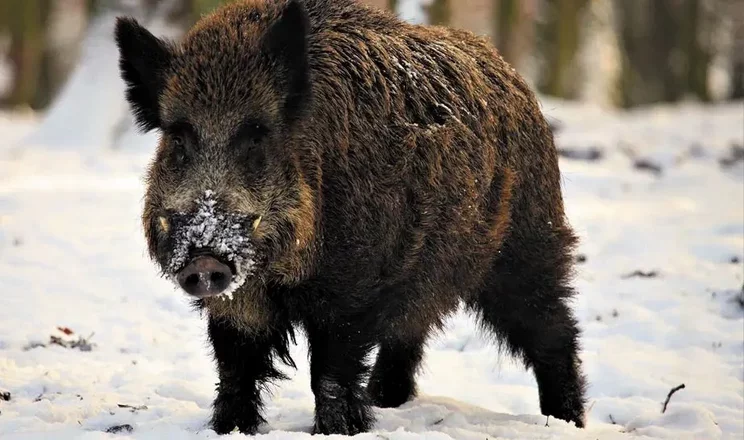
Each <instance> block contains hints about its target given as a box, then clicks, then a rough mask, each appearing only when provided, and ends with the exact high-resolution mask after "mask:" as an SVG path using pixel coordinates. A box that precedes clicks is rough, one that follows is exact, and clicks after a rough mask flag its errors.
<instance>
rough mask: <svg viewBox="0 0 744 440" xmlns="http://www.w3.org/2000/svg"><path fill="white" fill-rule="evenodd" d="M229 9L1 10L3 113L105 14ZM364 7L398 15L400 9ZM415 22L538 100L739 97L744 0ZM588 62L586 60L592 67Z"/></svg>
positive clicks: (475, 14) (540, 4) (35, 6)
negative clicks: (455, 39) (7, 82)
mask: <svg viewBox="0 0 744 440" xmlns="http://www.w3.org/2000/svg"><path fill="white" fill-rule="evenodd" d="M226 1H230V0H0V63H5V65H9V66H10V70H11V71H12V78H13V80H12V84H11V87H10V89H9V90H7V91H6V92H5V94H4V95H0V105H2V106H5V107H19V106H21V107H23V106H27V107H31V108H33V109H44V108H46V107H47V106H48V105H49V103H50V102H51V101H52V100H53V99H54V98H55V96H56V94H57V92H58V91H59V89H60V87H61V86H62V85H63V84H64V82H65V81H66V79H67V78H68V77H69V75H70V72H71V71H72V69H73V67H74V65H75V61H76V60H77V59H78V55H79V52H80V46H81V45H82V41H83V37H84V36H85V30H86V26H88V25H90V24H91V23H92V22H94V21H95V18H96V17H98V16H101V15H102V14H105V13H110V12H112V11H115V12H120V13H132V14H133V15H136V16H138V17H143V18H145V21H147V19H146V18H147V17H151V16H153V14H155V15H157V14H158V12H157V11H163V10H167V11H169V12H168V14H169V16H168V20H169V21H170V22H172V23H178V26H182V27H183V29H185V27H187V26H188V25H189V24H191V23H193V22H194V21H195V20H197V19H198V18H199V17H200V16H201V15H203V14H206V13H208V12H209V11H211V10H212V9H214V8H215V7H216V6H218V5H219V4H221V3H224V2H226ZM362 1H366V2H368V3H369V4H370V5H372V6H374V7H379V8H387V9H388V10H393V11H396V10H398V8H400V7H401V6H402V5H403V3H402V2H404V1H407V0H362ZM597 2H599V3H597ZM600 3H601V4H602V5H608V7H607V8H605V9H607V10H609V9H612V14H611V15H612V18H610V19H607V20H604V21H601V22H599V21H597V20H596V17H594V16H593V15H592V13H591V10H592V9H593V8H594V6H597V5H599V4H600ZM610 5H611V8H610ZM423 13H424V17H423V20H424V21H425V22H428V23H431V24H438V25H447V26H454V27H460V28H467V29H470V30H473V31H474V32H476V33H480V34H484V35H486V36H488V37H489V38H491V40H492V41H493V42H494V44H495V45H496V47H497V48H498V49H499V51H500V52H501V54H502V55H503V56H504V58H505V59H506V60H507V61H509V62H510V63H511V64H512V65H513V66H514V67H515V68H516V69H517V70H520V71H521V72H523V74H524V75H525V77H526V78H527V80H528V81H529V82H531V83H532V84H533V85H534V86H535V87H536V88H537V89H538V90H539V91H540V92H541V93H543V94H546V95H552V96H557V97H562V98H568V99H573V98H587V97H589V98H592V97H593V96H594V97H595V98H596V93H604V94H605V95H606V96H609V97H611V98H610V99H598V101H602V102H605V101H610V102H613V103H616V104H620V105H622V106H624V107H633V106H639V105H646V104H652V103H656V102H674V101H679V100H682V99H686V98H689V97H693V98H696V99H699V100H701V101H704V102H705V101H710V100H714V99H720V98H721V97H722V96H721V95H725V96H724V97H725V98H729V99H731V98H744V0H427V1H423ZM597 26H599V27H600V28H601V29H606V30H608V31H609V32H611V35H612V40H613V43H612V52H613V54H614V53H619V57H618V56H614V55H613V56H614V57H615V59H618V58H619V61H618V62H617V63H616V64H617V67H612V68H611V69H613V72H617V74H614V73H613V75H611V77H612V78H610V76H607V78H609V80H608V81H604V82H603V84H604V83H609V82H612V84H611V85H608V86H604V85H602V86H601V87H604V88H606V89H607V90H603V91H599V92H597V87H591V88H586V85H587V77H588V76H589V75H592V74H594V75H596V73H597V72H596V71H597V69H596V67H597V65H596V64H595V65H592V64H591V62H589V63H587V56H586V48H587V47H590V48H591V49H589V50H600V51H601V50H606V48H602V47H601V46H599V47H598V46H597V45H589V46H587V41H589V39H591V38H593V36H592V35H593V34H592V32H589V31H588V30H589V29H593V30H596V28H597ZM592 41H593V40H592ZM603 44H604V43H603ZM3 48H4V49H3ZM3 50H4V52H5V53H3V52H2V51H3ZM594 55H595V54H593V53H591V52H590V53H589V60H590V61H591V60H592V57H593V56H594ZM605 55H607V54H606V53H597V54H596V57H594V58H595V59H596V60H603V59H605V58H603V57H605ZM721 60H723V61H721ZM714 61H716V69H718V72H720V71H721V65H723V66H724V68H723V70H725V75H726V77H727V81H728V82H729V83H730V85H729V90H727V91H725V93H723V94H722V93H721V92H720V91H718V92H716V93H712V91H711V83H712V81H711V78H712V75H711V72H712V68H713V63H714ZM604 70H606V69H604ZM720 76H721V75H720V74H718V75H717V76H716V77H715V78H719V77H720ZM615 78H617V81H615ZM713 82H715V81H713ZM587 91H590V92H587ZM592 94H595V95H592Z"/></svg>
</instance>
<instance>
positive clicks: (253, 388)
mask: <svg viewBox="0 0 744 440" xmlns="http://www.w3.org/2000/svg"><path fill="white" fill-rule="evenodd" d="M208 332H209V339H210V340H211V342H212V346H213V349H214V356H215V360H216V361H217V371H218V375H219V381H220V382H219V385H218V387H217V398H216V399H215V401H214V405H213V415H212V422H211V423H212V429H214V430H215V432H217V433H218V434H225V433H229V432H231V431H232V430H233V429H235V427H237V428H238V429H239V430H240V432H242V433H244V434H254V433H255V432H256V429H257V428H258V426H259V425H260V424H261V423H263V422H264V421H265V420H264V418H263V417H262V415H261V410H262V409H263V403H262V401H261V390H262V389H263V387H264V385H265V384H266V382H267V381H271V380H276V379H283V378H284V375H283V374H282V373H281V372H279V371H278V370H277V369H276V368H275V367H274V360H273V355H274V354H277V353H278V354H279V355H280V356H281V357H283V358H284V357H285V356H286V358H287V359H289V354H288V351H287V350H288V348H287V346H288V344H287V333H286V332H280V331H276V330H265V331H261V332H258V331H247V330H242V329H239V328H237V327H235V326H234V325H233V324H232V323H231V322H230V321H227V320H221V319H214V318H211V317H210V318H209V325H208ZM289 363H291V359H289Z"/></svg>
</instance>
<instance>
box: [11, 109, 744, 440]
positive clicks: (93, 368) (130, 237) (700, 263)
mask: <svg viewBox="0 0 744 440" xmlns="http://www.w3.org/2000/svg"><path fill="white" fill-rule="evenodd" d="M544 111H545V112H546V113H547V114H548V115H549V116H550V119H551V120H553V121H557V122H558V123H559V129H558V132H557V133H558V135H557V136H558V141H559V145H560V147H561V148H564V149H567V150H568V151H566V154H567V155H578V156H581V157H585V158H586V157H589V158H590V157H591V156H592V155H594V156H595V157H597V156H600V157H599V158H598V159H597V160H594V161H591V160H583V159H569V158H564V159H562V160H561V167H562V171H563V175H564V180H565V196H566V203H567V209H568V213H569V216H570V219H571V221H572V223H573V224H574V226H575V227H576V229H577V231H578V232H579V234H580V235H581V237H582V245H581V248H580V252H581V253H582V254H583V255H584V256H585V261H584V262H583V263H581V264H580V265H579V266H578V269H579V271H578V276H577V280H576V284H577V286H578V288H579V290H580V292H581V294H580V296H579V298H578V299H577V301H576V303H575V308H576V312H577V314H578V316H579V317H580V320H581V327H582V329H583V330H584V338H583V349H584V351H583V353H582V357H583V359H584V361H585V368H586V372H587V374H588V378H589V382H590V388H589V405H590V406H589V414H588V427H587V429H586V430H577V429H575V428H574V427H573V426H572V425H569V424H566V423H563V422H562V421H559V420H555V419H552V418H551V419H550V420H549V423H548V426H545V425H546V423H545V422H546V418H545V417H543V416H541V415H540V411H539V405H538V394H537V388H536V384H535V381H534V379H533V377H532V375H531V372H529V371H525V370H524V369H523V368H522V367H521V366H520V365H518V364H516V363H515V362H513V361H512V360H511V359H509V358H500V357H499V356H498V355H497V353H496V350H495V348H494V347H493V346H492V345H491V344H490V343H488V342H487V341H486V340H485V338H482V337H481V336H480V335H479V334H478V332H477V331H476V328H475V325H474V324H473V322H472V321H471V320H470V319H469V318H468V317H467V316H465V315H457V316H454V317H453V318H452V319H451V320H450V321H449V326H448V329H447V331H446V332H444V333H443V334H441V335H438V336H437V337H436V338H435V339H433V340H432V341H431V343H430V347H429V350H428V352H427V357H426V364H425V370H424V372H423V374H422V375H421V377H420V388H421V391H422V393H421V396H420V397H419V398H418V399H416V400H415V401H413V402H410V403H408V404H406V405H404V406H403V407H401V408H398V409H386V410H378V411H377V414H378V417H379V421H378V423H377V425H376V426H375V430H374V432H372V433H368V434H362V435H360V436H359V438H361V439H391V440H409V439H411V440H413V439H424V438H426V439H449V438H454V439H478V440H482V439H486V438H488V439H495V438H499V439H511V438H525V439H598V438H599V439H603V440H605V439H630V438H668V439H687V438H689V439H693V438H694V439H719V438H732V439H733V438H742V433H744V421H743V418H744V364H743V362H744V308H743V307H744V306H743V305H742V302H744V297H742V283H743V279H742V278H743V276H744V265H743V263H742V262H741V261H742V259H743V258H744V161H738V162H735V163H733V164H732V165H730V166H728V167H727V166H725V165H722V164H721V159H722V158H724V159H725V158H726V157H728V156H729V155H730V149H731V148H732V146H733V145H738V146H739V148H741V147H742V145H744V103H742V102H738V103H735V104H730V105H725V106H716V107H701V106H698V105H693V104H687V105H682V106H677V107H659V108H654V109H650V110H641V111H636V112H632V113H610V112H607V111H603V110H600V109H597V108H591V107H587V106H583V105H578V104H571V103H565V102H560V101H552V100H550V101H548V100H545V101H544ZM74 117H75V118H86V117H87V116H86V115H84V114H77V115H74ZM35 124H36V122H35V121H34V120H33V119H28V118H25V117H20V116H10V115H7V114H4V115H2V114H0V286H2V290H1V291H0V391H7V392H9V393H10V396H9V397H10V398H9V400H8V401H4V400H3V399H2V397H0V438H3V439H41V438H54V439H72V438H75V439H77V438H81V439H98V438H114V437H116V438H127V436H128V438H133V439H160V438H168V439H199V438H213V437H215V436H216V435H215V434H214V432H212V431H210V430H209V429H208V428H207V427H206V426H205V424H206V422H207V419H208V417H209V412H210V409H209V408H210V403H211V400H212V397H213V392H214V384H215V382H216V374H215V370H214V366H213V364H212V361H211V358H210V357H209V349H208V346H207V343H206V336H205V322H204V321H203V320H202V319H201V318H200V317H199V316H198V315H197V314H195V313H193V312H192V311H191V310H190V309H189V307H188V305H187V302H186V300H185V298H184V296H183V295H182V294H180V293H178V292H176V291H175V290H174V288H173V287H172V285H171V284H170V283H169V282H168V281H166V280H163V279H160V278H158V277H157V274H156V270H155V268H154V266H153V265H152V264H151V263H150V262H149V261H148V259H147V258H146V254H145V245H144V240H143V235H142V231H141V228H140V223H139V215H140V208H141V198H142V194H143V186H142V170H143V166H144V165H145V164H146V162H147V161H148V159H149V153H148V152H147V150H148V147H149V145H144V146H143V145H139V146H137V147H136V148H127V146H126V145H125V146H121V145H120V147H119V148H118V149H115V150H112V149H105V148H100V149H98V150H96V149H91V148H89V145H86V146H85V148H81V149H80V150H76V149H74V148H69V146H68V148H50V147H49V146H45V147H35V146H33V145H24V146H23V147H22V148H15V146H16V145H18V141H20V140H21V139H22V138H23V137H24V136H25V135H26V134H28V133H32V132H33V128H34V126H35ZM36 138H37V139H40V138H44V139H54V137H53V136H52V137H51V138H50V137H49V136H48V135H47V134H45V135H44V136H40V137H36ZM27 139H28V138H27ZM144 139H146V141H147V142H152V137H148V138H144ZM139 142H144V141H141V140H140V141H139ZM62 143H64V142H62ZM52 147H53V146H52ZM593 149H596V150H593ZM724 162H726V161H725V160H724ZM634 164H638V167H636V166H635V165H634ZM655 167H658V168H659V169H660V171H654V169H655ZM635 271H641V272H642V274H641V275H643V274H645V275H651V276H646V277H644V276H630V277H629V276H628V275H630V274H633V273H634V272H635ZM654 271H656V276H653V272H654ZM649 272H650V274H649ZM636 275H639V274H636ZM58 327H62V328H69V329H70V330H71V331H73V332H74V333H73V334H71V335H65V334H64V333H63V332H62V331H61V330H59V329H58ZM91 335H92V336H91ZM51 336H54V337H61V338H62V339H61V342H60V343H58V344H50V337H51ZM79 337H82V338H85V339H87V340H88V341H89V342H90V343H91V344H94V345H92V346H86V345H85V344H83V346H79V347H77V348H70V347H69V344H68V343H67V342H66V341H76V340H77V339H78V338H79ZM57 341H60V340H57ZM39 344H44V345H43V346H36V347H35V348H31V347H33V346H34V345H39ZM60 344H63V345H68V346H67V347H65V346H63V345H60ZM294 358H295V360H296V361H297V363H298V366H299V368H298V370H296V371H293V370H287V372H288V373H289V375H290V377H291V380H289V381H285V382H281V383H280V384H279V386H278V387H275V388H273V395H272V396H270V398H269V399H270V400H269V403H268V417H267V418H268V426H265V427H264V428H263V429H262V433H264V434H265V435H263V436H262V438H266V439H289V438H292V439H294V438H308V437H309V430H310V427H311V424H312V412H313V397H312V393H311V391H310V385H309V378H308V365H307V361H306V347H305V343H304V341H303V340H302V338H300V340H299V345H298V346H297V347H295V349H294ZM682 383H684V384H685V386H686V387H685V388H684V389H682V390H680V391H678V392H677V393H676V394H674V395H673V396H672V397H671V399H670V402H669V405H668V408H667V410H666V412H665V413H664V414H662V402H663V401H664V399H665V398H666V396H667V393H668V392H669V390H670V389H671V388H673V387H675V386H677V385H680V384H682ZM122 425H129V426H130V427H131V429H132V430H131V432H129V431H128V429H127V428H126V427H124V428H119V429H121V431H120V432H119V433H118V434H113V433H106V431H107V430H110V429H111V428H112V427H117V426H122ZM114 430H115V429H114ZM230 438H241V436H240V435H239V434H233V435H232V436H231V437H230Z"/></svg>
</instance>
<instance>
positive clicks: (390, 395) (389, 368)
mask: <svg viewBox="0 0 744 440" xmlns="http://www.w3.org/2000/svg"><path fill="white" fill-rule="evenodd" d="M425 338H426V335H425V334H417V335H414V336H410V335H406V337H403V338H395V337H391V338H386V339H384V340H383V341H382V343H381V344H380V351H379V352H378V353H377V360H376V361H375V366H374V368H373V369H372V375H371V376H370V379H369V384H368V385H367V392H368V393H369V396H370V397H371V398H372V401H373V403H374V404H375V405H377V406H378V407H380V408H395V407H398V406H400V405H402V404H404V403H406V402H407V401H409V400H410V399H411V398H413V397H414V396H415V395H416V377H415V376H416V371H417V370H418V367H419V364H420V363H421V359H422V358H423V355H424V342H425Z"/></svg>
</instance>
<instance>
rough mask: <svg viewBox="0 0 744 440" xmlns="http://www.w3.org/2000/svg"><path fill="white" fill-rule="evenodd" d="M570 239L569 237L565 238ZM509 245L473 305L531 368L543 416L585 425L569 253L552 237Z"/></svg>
mask: <svg viewBox="0 0 744 440" xmlns="http://www.w3.org/2000/svg"><path fill="white" fill-rule="evenodd" d="M567 241H568V240H567ZM538 243H539V244H537V243H532V244H533V245H535V246H530V244H529V243H528V244H527V245H525V243H520V245H521V246H519V247H517V246H514V247H512V248H510V247H509V245H508V243H505V246H504V249H502V254H501V258H500V259H499V261H497V262H496V264H495V267H494V270H493V272H492V273H491V275H490V277H489V280H488V282H487V286H486V288H485V289H484V291H483V292H482V293H481V294H480V296H479V297H478V298H477V299H475V301H474V302H473V303H471V304H470V305H471V307H472V308H473V309H475V310H476V311H477V312H478V314H479V315H480V317H481V319H482V321H483V324H484V325H485V327H486V328H490V329H491V330H492V331H493V332H494V333H495V335H496V336H497V337H498V339H499V340H500V341H501V342H502V343H504V344H505V347H506V348H508V350H509V351H510V352H511V354H512V355H515V356H518V357H520V358H521V359H522V360H523V361H524V363H525V365H526V366H527V367H528V368H529V367H531V368H532V371H533V372H534V374H535V378H536V380H537V385H538V389H539V394H540V408H541V411H542V413H543V415H547V416H553V417H556V418H559V419H562V420H566V421H572V422H574V423H575V424H576V426H578V427H583V426H584V405H585V398H584V391H585V379H584V376H583V374H582V372H581V362H580V360H579V357H578V354H577V352H578V338H579V329H578V327H577V322H576V319H575V318H574V317H573V314H572V313H571V311H570V309H569V308H568V305H567V301H568V299H569V298H570V297H571V296H572V295H573V289H572V288H571V287H570V286H568V281H567V278H568V273H569V269H570V264H571V262H570V257H569V256H568V255H567V253H568V252H567V251H566V250H565V247H563V246H556V247H555V248H554V249H555V250H554V253H552V252H551V249H550V248H549V247H548V248H546V245H547V244H548V243H550V241H541V242H538ZM528 249H532V250H534V251H535V254H533V255H525V254H526V252H529V251H527V250H528Z"/></svg>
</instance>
